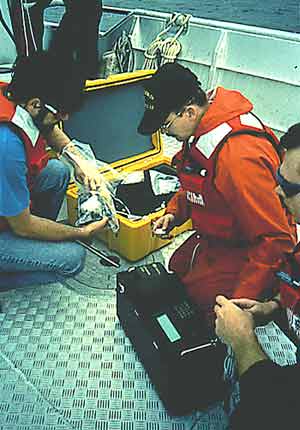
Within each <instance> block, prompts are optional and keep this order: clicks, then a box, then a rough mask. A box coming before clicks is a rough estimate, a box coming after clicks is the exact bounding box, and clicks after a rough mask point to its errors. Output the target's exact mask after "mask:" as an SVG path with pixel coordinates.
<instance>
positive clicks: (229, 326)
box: [214, 296, 255, 349]
mask: <svg viewBox="0 0 300 430" xmlns="http://www.w3.org/2000/svg"><path fill="white" fill-rule="evenodd" d="M214 309H215V313H216V316H217V318H216V323H215V324H216V334H217V335H218V336H219V337H220V338H221V339H223V340H224V342H225V343H227V344H228V345H231V346H232V347H233V348H234V349H236V348H237V347H238V346H239V344H241V343H243V341H244V340H245V339H249V338H254V337H255V334H254V319H253V316H252V315H251V313H250V312H247V311H244V310H242V309H241V308H240V307H238V306H236V305H235V304H234V303H232V301H230V300H228V299H227V298H226V297H224V296H217V297H216V305H215V308H214Z"/></svg>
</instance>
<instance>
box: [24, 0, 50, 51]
mask: <svg viewBox="0 0 300 430" xmlns="http://www.w3.org/2000/svg"><path fill="white" fill-rule="evenodd" d="M50 3H51V0H36V2H35V4H34V5H33V6H32V7H31V8H30V9H29V14H30V19H31V24H32V28H33V34H34V39H35V43H36V46H37V49H43V35H44V10H45V9H46V7H47V6H49V4H50Z"/></svg>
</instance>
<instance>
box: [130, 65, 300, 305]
mask: <svg viewBox="0 0 300 430" xmlns="http://www.w3.org/2000/svg"><path fill="white" fill-rule="evenodd" d="M252 109H253V106H252V104H251V102H250V101H249V100H247V99H246V98H245V97H244V96H243V95H242V94H241V93H239V92H238V91H232V90H227V89H224V88H222V87H217V88H216V89H215V90H214V91H211V92H210V93H208V94H206V93H205V92H204V91H203V90H202V89H201V87H200V83H199V82H198V80H197V77H196V76H195V75H194V74H193V73H192V72H191V71H190V70H189V69H187V68H184V67H182V66H180V65H179V64H175V63H167V64H165V65H163V66H162V67H161V68H160V69H159V70H158V71H157V72H156V73H155V74H154V75H153V77H152V78H151V79H150V80H149V81H147V83H146V88H145V113H144V116H143V119H142V121H141V123H140V125H139V128H138V130H139V132H140V133H142V134H151V133H153V132H155V131H157V130H159V129H160V130H161V131H162V132H163V133H166V134H167V135H168V136H173V137H175V138H176V139H177V140H178V141H181V142H183V145H182V149H181V151H179V152H178V153H177V154H176V156H175V157H174V159H173V161H174V164H176V168H177V172H178V175H179V178H180V182H181V189H180V190H179V191H178V192H177V194H175V196H174V197H173V199H172V200H171V201H170V202H169V204H168V206H167V209H166V213H165V215H164V216H163V217H161V218H159V219H158V220H157V221H156V222H155V224H154V231H155V230H156V229H158V228H159V229H163V230H165V231H166V232H169V231H170V230H171V229H172V228H173V227H174V226H176V225H180V224H182V223H183V222H184V221H186V220H187V219H188V218H189V217H191V219H192V222H193V228H194V229H195V230H196V232H195V234H193V235H192V236H191V237H190V238H189V239H188V240H187V241H186V242H185V243H184V244H183V245H182V246H181V247H180V248H179V249H177V250H176V252H175V253H174V254H173V256H172V257H171V260H170V263H169V266H170V269H171V270H173V271H175V272H177V274H178V275H179V276H180V278H181V280H182V281H183V283H184V284H185V286H186V288H187V291H188V293H189V294H190V296H191V297H192V298H193V299H194V301H196V302H197V303H198V305H202V306H204V307H205V308H206V307H208V308H209V309H211V310H212V307H213V304H214V302H215V297H216V295H218V294H224V295H226V296H227V297H236V298H237V297H248V298H262V297H267V296H269V295H274V291H271V290H274V286H275V287H276V286H277V281H276V280H275V277H274V269H275V268H276V267H278V265H279V263H280V261H281V259H282V257H283V255H284V254H285V253H286V252H290V251H291V250H292V249H293V246H294V245H295V242H296V237H295V229H294V223H293V222H292V219H291V218H288V215H287V213H286V212H285V210H284V209H283V208H282V205H281V203H280V199H279V197H278V195H277V194H276V192H275V187H276V171H277V169H278V166H279V164H280V157H279V155H278V153H277V144H278V141H277V139H276V137H275V136H274V134H273V133H272V131H271V130H270V129H269V128H267V127H265V126H264V125H263V123H262V122H261V121H260V120H259V119H258V118H257V117H256V116H255V115H254V114H253V113H252ZM244 132H246V133H247V134H241V133H244ZM234 133H236V135H235V136H234V135H233V134H234Z"/></svg>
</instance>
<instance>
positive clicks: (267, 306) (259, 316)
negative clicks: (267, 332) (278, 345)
mask: <svg viewBox="0 0 300 430" xmlns="http://www.w3.org/2000/svg"><path fill="white" fill-rule="evenodd" d="M231 302H232V303H234V304H235V305H237V306H239V307H240V308H241V309H244V310H247V311H248V312H250V313H251V314H252V315H253V318H254V319H255V323H256V325H265V324H267V323H268V322H270V321H272V319H273V316H274V312H275V311H276V310H277V309H278V305H277V303H275V302H272V300H270V301H268V302H259V301H257V300H252V299H231Z"/></svg>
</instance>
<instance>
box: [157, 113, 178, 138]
mask: <svg viewBox="0 0 300 430" xmlns="http://www.w3.org/2000/svg"><path fill="white" fill-rule="evenodd" d="M182 112H183V110H181V111H180V112H177V114H176V116H174V118H172V119H170V121H168V122H166V123H165V124H163V125H162V126H161V127H160V131H161V133H163V134H165V133H167V131H168V130H169V128H170V127H171V125H172V124H173V122H174V121H175V120H176V119H177V118H178V117H179V116H181V115H182Z"/></svg>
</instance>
